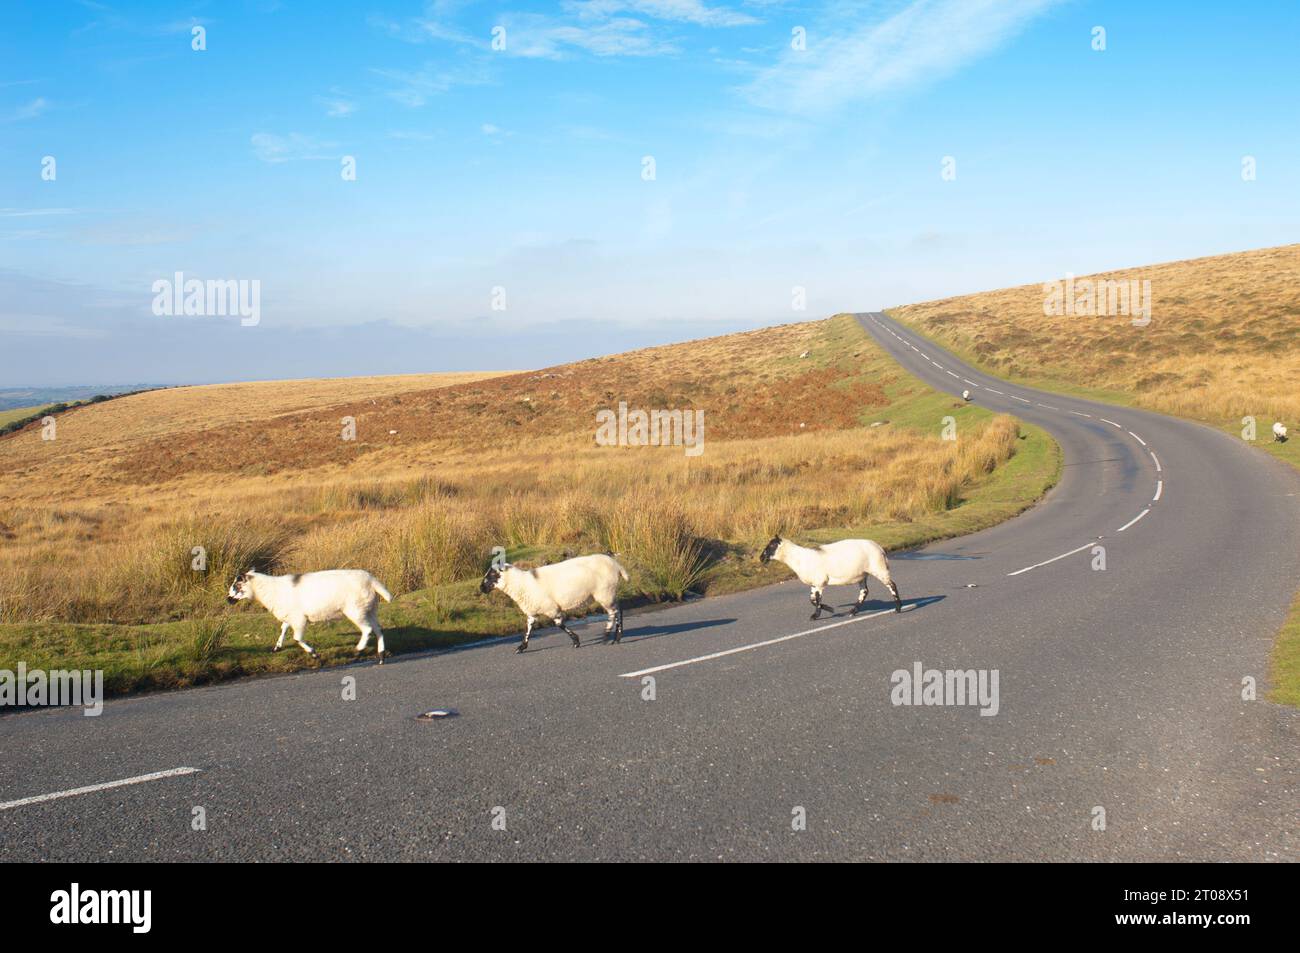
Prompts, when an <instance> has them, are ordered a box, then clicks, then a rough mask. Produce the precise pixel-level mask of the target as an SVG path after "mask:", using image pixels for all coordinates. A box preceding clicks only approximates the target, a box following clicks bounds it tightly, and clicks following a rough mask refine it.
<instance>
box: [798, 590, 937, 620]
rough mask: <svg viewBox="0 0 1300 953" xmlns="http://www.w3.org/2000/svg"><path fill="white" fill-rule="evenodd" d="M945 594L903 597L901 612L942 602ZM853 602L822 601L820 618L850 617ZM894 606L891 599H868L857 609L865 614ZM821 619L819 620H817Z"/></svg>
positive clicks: (861, 613) (859, 613)
mask: <svg viewBox="0 0 1300 953" xmlns="http://www.w3.org/2000/svg"><path fill="white" fill-rule="evenodd" d="M947 598H948V597H947V596H921V597H920V598H919V599H904V600H903V612H914V611H915V610H917V609H924V608H925V607H926V606H929V605H933V604H934V603H936V602H942V601H943V600H944V599H947ZM853 605H854V603H852V602H846V603H844V604H843V605H840V606H833V605H831V604H830V603H828V602H823V603H822V619H830V618H836V617H838V618H841V619H848V618H852V616H850V615H849V610H850V609H852V608H853ZM893 608H894V600H893V599H868V600H867V601H866V602H864V603H862V608H861V609H859V610H858V615H867V614H870V613H872V612H882V611H885V610H889V609H893ZM818 621H821V620H818Z"/></svg>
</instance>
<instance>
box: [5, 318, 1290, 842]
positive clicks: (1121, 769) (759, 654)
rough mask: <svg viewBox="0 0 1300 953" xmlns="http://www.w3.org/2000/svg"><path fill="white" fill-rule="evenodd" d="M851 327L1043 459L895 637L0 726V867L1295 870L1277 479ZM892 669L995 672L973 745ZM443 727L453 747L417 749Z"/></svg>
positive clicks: (729, 639) (396, 665)
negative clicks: (1110, 865)
mask: <svg viewBox="0 0 1300 953" xmlns="http://www.w3.org/2000/svg"><path fill="white" fill-rule="evenodd" d="M860 320H861V321H862V323H863V326H864V327H865V328H866V329H867V331H868V332H869V333H870V334H871V335H873V336H874V338H875V339H876V340H877V341H879V342H880V343H881V345H882V346H884V347H885V348H886V349H887V350H888V351H889V352H890V353H891V354H892V355H893V356H894V357H895V358H896V359H897V360H898V362H899V363H900V364H901V365H902V366H903V367H904V368H906V369H907V370H908V371H910V372H911V373H913V374H915V375H916V376H917V377H919V378H921V379H922V380H924V381H926V382H927V383H929V384H931V385H932V386H934V387H936V388H939V389H942V390H945V391H948V392H951V393H954V394H959V393H960V392H961V391H962V390H963V389H969V390H970V391H971V392H972V395H973V399H974V401H975V402H976V403H978V404H980V405H981V406H984V407H988V408H990V409H992V410H996V411H1004V412H1007V413H1011V414H1014V415H1016V416H1017V417H1020V418H1022V419H1024V420H1027V421H1030V422H1033V423H1035V424H1038V425H1040V426H1042V427H1044V428H1045V429H1047V430H1048V431H1049V432H1050V433H1051V434H1052V435H1053V436H1054V437H1055V438H1056V440H1057V441H1058V442H1059V443H1060V445H1061V447H1062V448H1063V451H1064V464H1065V465H1064V471H1063V475H1062V479H1061V481H1060V483H1059V484H1058V485H1057V486H1056V487H1055V488H1054V489H1053V490H1052V492H1051V493H1050V494H1049V495H1048V496H1047V498H1046V499H1045V500H1044V501H1043V502H1042V503H1041V504H1040V505H1038V506H1036V507H1035V508H1033V509H1032V510H1030V511H1029V512H1027V513H1025V514H1023V515H1021V516H1019V517H1017V518H1016V519H1013V520H1010V521H1008V522H1006V523H1003V524H1001V525H999V526H997V527H994V528H993V529H990V530H987V531H984V532H981V533H976V534H974V535H971V536H966V537H962V538H960V539H955V540H950V541H947V542H944V543H939V544H935V545H932V546H929V547H926V548H924V549H922V550H920V551H917V552H915V553H911V554H902V555H899V556H895V557H894V559H893V566H894V574H895V578H896V579H897V581H898V583H899V587H900V589H901V592H902V595H903V598H904V600H905V603H906V604H907V607H908V608H907V611H905V612H904V613H903V614H901V615H896V614H894V613H892V612H890V611H886V610H887V609H888V608H889V604H888V603H887V602H885V601H884V600H883V599H882V598H881V596H882V595H886V594H885V593H883V591H882V589H881V587H879V586H873V589H872V600H871V602H870V603H869V604H868V606H867V609H866V611H865V612H864V613H863V614H862V615H860V616H858V617H856V618H854V619H852V620H849V619H848V618H847V616H846V614H845V613H846V610H847V607H848V606H849V605H850V604H851V602H852V600H853V598H854V596H855V593H854V592H853V591H852V590H851V589H850V588H847V587H846V588H843V589H833V590H830V591H829V592H828V603H829V604H831V605H834V606H835V607H836V609H837V614H836V615H835V616H834V617H823V619H822V620H821V621H820V622H817V623H813V622H809V621H808V602H807V592H806V590H805V589H804V587H803V586H802V585H800V584H799V583H797V582H794V581H791V582H788V583H783V584H781V585H777V586H772V587H768V588H765V589H761V590H757V591H753V592H747V593H741V594H737V595H731V596H721V597H717V598H710V599H703V600H698V601H693V602H690V603H687V604H685V605H682V606H679V607H675V608H672V609H668V610H664V611H660V612H655V613H647V614H643V615H636V616H629V617H628V620H627V633H626V636H625V639H624V642H623V644H622V645H621V646H617V647H613V646H602V645H600V644H598V642H597V639H598V636H599V634H600V631H601V625H600V623H599V622H598V621H596V622H593V623H591V624H589V625H587V626H584V627H583V628H582V629H580V630H579V632H580V634H581V635H582V636H583V639H584V643H585V642H586V641H587V640H589V639H590V640H591V643H590V644H584V647H583V648H582V649H581V650H579V651H576V652H575V651H573V650H572V649H571V648H569V645H568V639H567V638H566V637H565V636H563V635H562V634H556V633H555V632H554V631H553V630H547V631H546V632H544V633H543V634H542V635H540V636H538V637H536V638H535V639H534V642H533V645H534V649H533V650H532V651H530V652H529V653H528V654H527V655H524V656H521V657H516V656H515V655H514V649H513V645H512V644H509V643H506V642H502V641H493V642H491V643H489V644H486V645H481V646H478V647H473V648H467V649H462V650H458V651H455V652H451V653H442V654H438V655H424V656H407V657H399V658H396V659H394V660H393V661H392V663H390V664H388V665H385V666H382V667H379V666H376V665H374V664H373V663H361V664H357V665H353V666H350V667H346V668H338V669H327V670H323V671H315V672H307V673H302V674H299V675H293V676H286V677H282V678H271V679H261V680H250V681H243V682H238V683H233V684H229V685H221V686H215V687H212V688H205V689H199V690H193V691H186V692H176V693H169V694H160V695H153V696H145V697H140V698H134V699H124V700H120V701H110V702H109V703H108V704H107V705H106V707H105V710H104V713H103V715H102V716H101V717H98V718H85V717H83V716H82V715H81V713H80V712H79V711H69V710H53V711H40V712H33V713H30V714H19V715H11V716H6V717H4V718H2V719H0V750H2V751H3V754H4V757H3V760H2V761H0V802H3V803H0V859H2V860H6V861H8V860H35V859H51V858H52V859H58V860H95V859H132V860H137V859H138V860H143V859H158V860H162V859H194V860H209V859H230V860H235V859H241V860H247V859H266V860H300V859H322V860H333V859H371V860H397V859H410V860H461V859H466V860H468V859H474V860H534V859H574V860H596V859H601V860H634V859H646V860H710V859H745V860H754V859H782V860H817V859H825V860H909V859H910V860H1024V861H1041V860H1137V859H1143V860H1184V859H1196V860H1264V861H1268V860H1297V859H1300V712H1297V711H1295V710H1292V709H1288V708H1284V707H1281V706H1278V705H1274V704H1272V703H1270V702H1268V701H1265V700H1263V692H1264V690H1265V688H1266V679H1267V666H1268V654H1269V650H1270V647H1271V645H1272V641H1273V638H1274V635H1275V633H1276V632H1277V630H1278V628H1279V626H1280V625H1281V624H1282V621H1283V619H1284V615H1285V610H1286V607H1287V605H1288V603H1289V601H1290V598H1291V595H1292V593H1293V592H1294V590H1295V588H1296V581H1297V579H1300V547H1298V546H1297V540H1298V539H1300V506H1298V505H1297V504H1298V503H1300V496H1297V494H1300V478H1297V475H1296V474H1295V473H1294V472H1292V471H1291V470H1290V469H1289V468H1287V467H1285V466H1283V465H1282V464H1280V463H1278V462H1277V461H1274V460H1273V459H1272V458H1270V457H1268V456H1267V455H1266V454H1263V453H1261V452H1259V451H1258V450H1256V449H1253V448H1251V447H1250V446H1248V445H1246V444H1244V443H1243V442H1241V441H1239V440H1234V439H1233V438H1231V437H1229V436H1226V435H1224V434H1222V433H1219V432H1217V431H1214V430H1211V429H1209V428H1207V427H1203V426H1200V425H1198V424H1194V423H1190V422H1187V421H1182V420H1177V419H1173V418H1169V417H1164V416H1160V415H1157V414H1153V413H1148V412H1144V411H1138V410H1130V409H1124V408H1118V407H1113V406H1109V405H1104V404H1098V403H1093V402H1090V401H1086V400H1080V399H1077V398H1071V397H1064V396H1060V395H1055V394H1048V393H1043V392H1039V391H1033V390H1027V389H1025V388H1023V387H1019V386H1016V385H1012V384H1007V383H1005V382H1002V381H999V380H998V379H997V378H994V377H990V376H988V375H986V374H983V373H980V372H978V371H976V370H975V369H974V368H971V367H969V366H968V365H965V364H963V363H962V362H960V361H958V360H957V359H956V358H954V357H953V356H952V355H950V354H948V353H946V352H944V351H943V350H941V349H939V348H937V347H935V346H934V345H933V344H931V343H930V342H928V341H926V340H925V339H923V338H920V337H918V336H917V335H915V334H914V333H913V332H911V331H909V330H907V329H905V328H904V327H902V326H901V325H898V324H896V323H894V322H892V321H891V320H889V319H888V318H886V317H885V316H884V315H881V314H866V315H861V316H860ZM937 426H938V422H936V427H937ZM1097 547H1103V548H1104V559H1105V569H1104V570H1103V569H1097V568H1094V566H1096V565H1098V562H1099V555H1098V553H1097V551H1096V548H1097ZM918 664H920V666H921V667H922V669H939V670H949V669H953V670H957V669H960V670H968V669H974V670H983V671H986V672H989V673H993V672H996V673H997V676H998V694H997V704H996V714H991V715H985V714H981V709H980V706H978V705H971V704H952V705H895V704H893V703H892V701H891V693H892V692H893V691H894V688H895V684H894V678H893V673H895V672H897V671H900V670H902V671H908V672H911V671H913V670H914V669H915V667H916V666H917V665H918ZM345 677H353V678H355V679H356V700H355V701H345V700H343V698H342V691H341V680H342V679H344V678H345ZM1248 677H1249V678H1253V679H1255V680H1256V681H1257V683H1258V686H1259V693H1260V698H1259V699H1258V700H1252V701H1247V700H1243V697H1242V688H1243V679H1245V678H1248ZM647 679H652V680H653V682H652V683H651V682H647V681H646V680H647ZM651 686H652V687H653V696H654V697H653V700H650V699H648V698H647V697H646V696H647V695H648V694H649V693H650V687H651ZM437 706H451V707H454V708H455V709H457V710H458V711H459V717H455V718H446V719H441V720H435V721H430V722H419V721H416V720H415V718H414V716H415V715H416V714H418V713H419V712H421V711H423V710H425V709H428V708H433V707H437ZM985 707H986V708H988V707H989V706H985ZM119 780H120V781H125V782H129V783H124V784H121V785H119V786H110V787H102V786H100V785H104V784H105V783H106V782H116V781H119ZM92 786H100V787H93V789H91V790H81V789H83V788H87V787H92ZM199 808H201V809H202V811H198V810H196V809H199ZM1103 812H1104V813H1103ZM196 817H201V818H202V820H203V822H204V824H203V825H199V824H198V823H197V822H196V821H195V818H196ZM1103 818H1104V829H1100V828H1101V827H1102V826H1103V825H1102V824H1101V820H1102V819H1103ZM801 822H802V823H801ZM196 826H201V827H204V828H205V829H199V830H195V829H194V828H195V827H196Z"/></svg>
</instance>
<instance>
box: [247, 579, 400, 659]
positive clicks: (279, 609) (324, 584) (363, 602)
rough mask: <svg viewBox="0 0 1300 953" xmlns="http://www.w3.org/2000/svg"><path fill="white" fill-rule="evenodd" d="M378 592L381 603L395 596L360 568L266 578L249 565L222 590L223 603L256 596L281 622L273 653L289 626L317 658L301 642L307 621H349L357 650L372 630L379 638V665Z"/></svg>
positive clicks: (381, 650)
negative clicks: (358, 633) (355, 630)
mask: <svg viewBox="0 0 1300 953" xmlns="http://www.w3.org/2000/svg"><path fill="white" fill-rule="evenodd" d="M381 596H382V597H383V599H384V601H385V602H391V601H392V599H393V596H392V594H391V593H390V592H389V591H388V590H387V589H385V588H384V585H383V583H381V582H380V581H379V580H378V579H376V578H375V577H374V576H372V575H370V573H368V572H365V571H364V570H361V569H327V570H325V571H324V572H306V573H295V574H293V575H292V576H269V575H267V574H266V573H260V572H254V571H253V570H251V569H250V570H249V571H248V572H245V573H240V574H239V578H237V579H236V580H235V581H234V583H233V584H232V585H231V587H230V591H229V592H228V593H226V601H227V602H230V603H232V604H233V603H235V602H238V601H239V600H241V599H256V600H257V601H258V602H260V603H261V604H262V605H263V606H265V607H266V609H267V610H268V611H269V612H270V613H271V615H273V616H275V617H276V618H277V619H278V620H279V621H280V639H279V641H277V642H276V643H275V648H273V649H272V650H271V651H272V652H278V651H280V647H281V646H282V645H284V633H285V631H286V630H288V629H293V640H294V641H295V642H297V643H298V645H299V646H301V647H302V650H303V651H304V652H306V653H307V654H308V655H310V656H311V657H312V658H320V656H319V655H317V654H316V650H315V649H313V648H312V647H311V646H310V645H308V644H307V643H306V642H304V641H303V640H302V634H303V631H304V630H305V629H306V628H307V623H308V622H328V621H330V620H331V619H342V618H347V619H350V620H351V621H352V624H353V625H355V626H356V627H357V628H358V629H360V630H361V641H360V642H358V643H357V654H358V655H360V654H361V653H362V652H364V651H365V650H366V646H367V645H369V644H370V635H371V633H374V634H375V635H377V636H379V643H378V645H377V646H376V651H377V652H378V654H379V664H380V665H382V664H384V656H385V655H387V654H388V653H387V651H386V650H385V649H384V632H383V630H382V629H380V628H379V616H378V614H377V611H376V610H377V609H378V607H379V597H381Z"/></svg>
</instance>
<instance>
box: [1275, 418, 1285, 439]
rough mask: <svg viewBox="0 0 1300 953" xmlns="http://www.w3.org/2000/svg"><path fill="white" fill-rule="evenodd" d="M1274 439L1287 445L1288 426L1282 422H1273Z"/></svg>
mask: <svg viewBox="0 0 1300 953" xmlns="http://www.w3.org/2000/svg"><path fill="white" fill-rule="evenodd" d="M1273 439H1274V440H1275V441H1277V442H1278V443H1286V424H1284V423H1282V421H1280V420H1277V421H1274V422H1273Z"/></svg>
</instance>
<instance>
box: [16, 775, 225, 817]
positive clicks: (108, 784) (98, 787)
mask: <svg viewBox="0 0 1300 953" xmlns="http://www.w3.org/2000/svg"><path fill="white" fill-rule="evenodd" d="M200 770H202V769H200V768H169V769H168V770H166V771H155V772H153V774H142V775H140V776H139V777H134V778H123V779H122V780H121V781H105V782H104V783H103V784H91V785H87V786H86V787H84V788H73V789H72V790H70V791H55V792H54V793H53V794H38V795H36V796H35V797H25V798H20V799H18V800H17V801H5V802H4V803H2V804H0V811H7V810H9V809H10V808H11V807H23V806H25V805H27V804H40V803H42V802H44V801H57V800H58V799H59V798H63V797H73V796H75V795H77V794H93V793H94V792H95V791H107V790H109V789H110V788H121V787H126V786H127V785H128V784H144V783H145V782H146V781H159V780H161V779H163V778H174V777H178V776H180V775H182V774H197V773H198V772H199V771H200Z"/></svg>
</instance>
